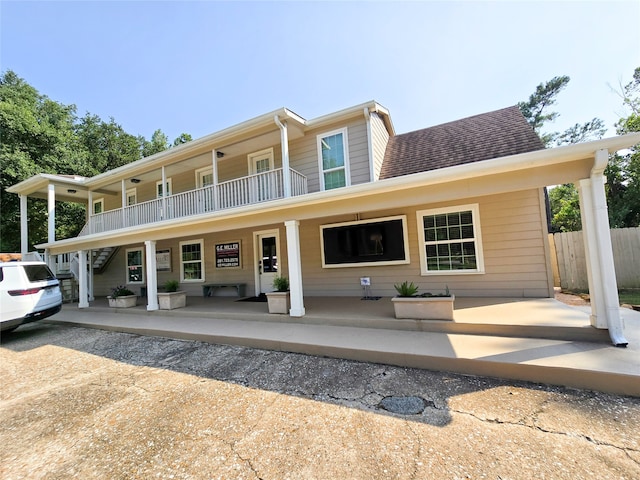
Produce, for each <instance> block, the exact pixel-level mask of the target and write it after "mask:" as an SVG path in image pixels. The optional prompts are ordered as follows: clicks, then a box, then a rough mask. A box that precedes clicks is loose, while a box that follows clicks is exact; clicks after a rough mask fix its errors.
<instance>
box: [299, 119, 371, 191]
mask: <svg viewBox="0 0 640 480" xmlns="http://www.w3.org/2000/svg"><path fill="white" fill-rule="evenodd" d="M345 127H346V128H347V143H348V145H349V166H350V170H349V173H350V175H351V184H352V185H356V184H358V183H366V182H369V153H368V139H367V125H366V122H365V119H364V115H363V116H362V119H360V118H358V119H354V120H352V121H350V122H348V123H347V124H346V125H345V124H344V123H337V124H335V125H331V126H327V127H323V128H321V129H313V130H309V131H307V132H305V135H304V137H302V138H299V139H297V140H293V141H290V142H289V158H290V165H291V168H293V169H294V170H297V171H298V172H300V173H301V174H303V175H305V176H306V177H307V185H308V190H309V192H318V191H319V190H320V173H319V168H320V166H319V163H318V143H317V136H318V135H321V134H323V133H326V132H330V131H333V130H337V129H340V128H345Z"/></svg>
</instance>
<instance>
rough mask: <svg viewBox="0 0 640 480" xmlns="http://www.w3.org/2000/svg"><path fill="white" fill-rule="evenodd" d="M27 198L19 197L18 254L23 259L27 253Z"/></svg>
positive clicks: (24, 196)
mask: <svg viewBox="0 0 640 480" xmlns="http://www.w3.org/2000/svg"><path fill="white" fill-rule="evenodd" d="M27 198H28V197H27V196H26V195H20V253H21V254H22V256H23V257H24V256H25V255H26V254H27V253H29V223H28V221H29V217H28V215H29V214H28V210H27Z"/></svg>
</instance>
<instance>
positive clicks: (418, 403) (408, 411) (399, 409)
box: [378, 396, 435, 415]
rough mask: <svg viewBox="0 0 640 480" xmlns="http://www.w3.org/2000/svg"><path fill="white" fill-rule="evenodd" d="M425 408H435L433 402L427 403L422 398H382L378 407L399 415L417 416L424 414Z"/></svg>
mask: <svg viewBox="0 0 640 480" xmlns="http://www.w3.org/2000/svg"><path fill="white" fill-rule="evenodd" d="M427 406H432V407H433V406H435V405H434V403H433V402H427V401H426V400H425V399H424V398H422V397H396V396H391V397H384V398H383V399H382V400H380V403H379V404H378V407H380V408H382V409H384V410H386V411H388V412H392V413H399V414H401V415H417V414H419V413H422V412H424V409H425V408H427Z"/></svg>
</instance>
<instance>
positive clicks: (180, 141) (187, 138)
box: [173, 133, 193, 147]
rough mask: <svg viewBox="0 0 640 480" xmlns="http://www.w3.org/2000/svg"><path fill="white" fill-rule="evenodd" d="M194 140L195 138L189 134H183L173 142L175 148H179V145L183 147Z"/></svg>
mask: <svg viewBox="0 0 640 480" xmlns="http://www.w3.org/2000/svg"><path fill="white" fill-rule="evenodd" d="M192 140H193V138H192V137H191V135H189V134H188V133H181V134H180V136H179V137H178V138H176V139H175V140H174V141H173V146H174V147H177V146H178V145H182V144H183V143H187V142H190V141H192Z"/></svg>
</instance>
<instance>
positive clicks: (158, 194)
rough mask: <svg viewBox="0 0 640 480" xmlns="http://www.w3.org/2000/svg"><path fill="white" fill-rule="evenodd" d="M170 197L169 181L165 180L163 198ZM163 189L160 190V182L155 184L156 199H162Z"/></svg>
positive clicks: (168, 179)
mask: <svg viewBox="0 0 640 480" xmlns="http://www.w3.org/2000/svg"><path fill="white" fill-rule="evenodd" d="M170 195H171V179H170V178H167V184H166V188H165V189H164V196H165V197H168V196H170ZM162 196H163V189H162V180H160V181H159V182H156V198H162Z"/></svg>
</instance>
